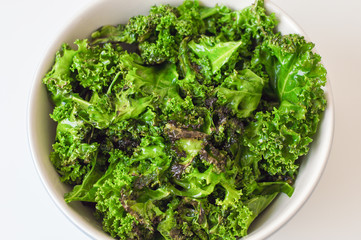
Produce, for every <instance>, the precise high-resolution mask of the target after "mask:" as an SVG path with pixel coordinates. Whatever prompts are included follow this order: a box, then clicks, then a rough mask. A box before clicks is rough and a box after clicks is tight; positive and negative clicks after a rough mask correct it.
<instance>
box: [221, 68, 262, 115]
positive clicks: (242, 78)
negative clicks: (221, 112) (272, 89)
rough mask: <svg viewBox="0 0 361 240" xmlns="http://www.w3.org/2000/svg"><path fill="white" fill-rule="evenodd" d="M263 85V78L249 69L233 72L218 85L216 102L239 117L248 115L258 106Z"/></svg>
mask: <svg viewBox="0 0 361 240" xmlns="http://www.w3.org/2000/svg"><path fill="white" fill-rule="evenodd" d="M264 85H265V83H264V80H263V79H262V78H260V77H258V76H257V75H256V74H255V73H254V72H252V71H251V70H249V69H245V70H242V71H241V72H239V73H237V72H235V73H234V74H232V75H231V76H229V77H228V78H226V79H225V80H224V82H223V83H222V84H221V86H220V87H218V89H217V96H218V102H219V103H220V104H221V105H226V106H227V107H228V108H230V109H231V110H232V113H233V114H236V115H237V117H239V118H246V117H249V116H250V115H251V113H252V112H253V111H254V110H256V109H257V107H258V104H259V102H260V100H261V96H262V91H263V86H264Z"/></svg>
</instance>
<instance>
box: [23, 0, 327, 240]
mask: <svg viewBox="0 0 361 240" xmlns="http://www.w3.org/2000/svg"><path fill="white" fill-rule="evenodd" d="M181 2H182V1H180V0H158V1H152V2H150V1H144V0H133V1H123V0H105V1H94V2H92V4H90V5H87V6H86V7H84V10H83V11H82V12H81V13H80V14H79V15H78V16H76V17H75V18H73V19H70V20H69V22H68V24H66V25H65V28H64V29H63V31H61V32H60V33H59V35H58V36H57V37H56V38H55V39H54V41H53V42H52V43H51V45H50V46H49V48H48V50H47V52H46V54H45V56H44V57H43V61H42V62H41V64H40V66H39V68H38V70H37V72H36V74H35V79H34V82H33V88H32V91H31V95H30V102H29V109H28V136H29V144H30V148H31V152H32V155H33V159H34V163H35V166H36V168H37V170H38V173H39V175H40V177H41V179H42V182H43V184H44V185H45V188H46V189H47V191H48V192H49V194H50V196H51V198H52V199H53V201H54V202H55V203H56V205H57V206H58V207H59V208H60V209H61V211H62V212H63V213H64V214H65V215H66V216H67V217H68V218H69V219H70V220H71V221H72V222H73V223H74V224H75V225H77V226H78V227H79V228H80V229H81V230H83V231H84V232H85V233H86V234H88V235H89V236H91V237H93V238H95V239H110V236H109V235H108V234H106V233H104V232H103V230H102V227H101V225H100V223H98V222H97V221H96V220H95V218H94V217H93V213H92V211H91V210H90V209H89V208H87V207H85V206H83V205H82V204H81V203H71V204H66V203H65V201H64V199H63V196H64V193H66V192H69V191H70V188H69V187H68V186H67V185H65V184H63V183H61V182H60V180H59V176H58V174H57V172H56V171H55V169H54V167H53V166H52V164H51V162H50V161H49V154H50V152H51V145H52V143H53V141H54V137H55V124H54V122H53V121H52V120H51V119H50V118H49V114H50V113H51V111H52V106H51V103H50V101H49V98H48V95H47V91H46V88H45V86H43V84H42V78H43V76H44V75H45V74H46V72H47V71H48V70H49V69H50V67H51V66H52V64H53V62H54V56H55V53H56V51H57V50H58V49H59V48H60V46H61V44H62V43H64V42H66V43H69V44H71V43H73V42H74V40H76V39H79V38H86V37H88V36H89V34H90V33H91V32H93V31H94V30H96V29H97V28H99V27H101V26H102V25H106V24H118V23H126V22H127V20H128V19H129V18H130V17H132V16H134V15H138V14H147V12H148V10H149V8H150V7H151V6H152V5H154V4H161V3H164V4H165V3H169V4H171V5H179V4H180V3H181ZM217 3H218V4H225V5H227V6H229V7H231V8H233V9H242V8H243V7H246V6H249V5H250V4H252V3H253V0H252V1H251V0H243V1H238V0H211V1H207V2H206V1H201V4H203V5H207V6H214V5H215V4H217ZM266 9H267V10H268V11H269V12H274V13H275V14H276V16H277V18H278V19H279V27H278V29H279V30H280V31H281V32H282V33H283V34H288V33H299V34H301V35H305V34H304V33H303V31H302V30H301V29H300V28H299V27H298V26H297V24H295V22H294V21H293V20H292V19H291V18H290V17H289V16H287V15H286V14H285V13H284V12H282V10H280V9H279V8H278V7H276V6H275V5H274V4H272V3H271V2H269V1H266ZM325 92H326V97H327V100H328V106H327V109H326V111H325V113H324V116H323V119H322V122H321V124H320V128H319V131H318V134H317V136H316V137H315V140H314V142H313V143H312V146H311V150H310V152H309V154H308V155H307V156H306V157H304V158H303V162H302V165H301V168H300V172H299V175H298V177H297V180H296V182H295V192H294V194H293V196H292V197H291V198H288V197H287V196H286V195H285V194H280V195H279V196H278V197H277V199H276V201H274V202H273V203H272V204H271V205H270V206H269V207H268V208H267V209H266V210H265V211H264V212H263V214H262V215H261V216H260V217H259V218H257V220H256V221H255V222H254V223H253V224H252V226H251V228H250V230H249V235H248V236H247V237H246V239H263V238H266V237H268V236H269V235H270V234H272V233H274V232H275V231H276V230H278V229H279V228H280V227H281V226H282V225H284V224H285V223H286V222H287V221H288V220H289V219H290V218H291V217H292V216H293V215H294V214H295V213H296V212H297V211H298V210H299V209H300V207H301V206H302V205H303V203H304V202H305V201H306V200H307V198H308V197H309V196H310V194H311V193H312V191H313V189H314V188H315V186H316V184H317V182H318V180H319V178H320V176H321V174H322V171H323V169H324V168H325V165H326V162H327V158H328V154H329V150H330V147H331V143H332V136H333V125H334V122H333V121H334V118H333V102H332V94H331V89H330V85H329V83H328V84H327V85H326V87H325Z"/></svg>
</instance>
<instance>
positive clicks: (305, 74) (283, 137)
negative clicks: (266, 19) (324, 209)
mask: <svg viewBox="0 0 361 240" xmlns="http://www.w3.org/2000/svg"><path fill="white" fill-rule="evenodd" d="M312 48H313V44H312V43H308V42H306V41H305V40H304V38H303V37H301V36H299V35H287V36H280V35H276V36H274V37H273V38H271V39H270V40H268V41H265V42H264V44H262V45H261V47H260V49H259V51H260V52H259V54H256V55H255V56H258V57H259V59H258V60H257V61H256V62H260V63H261V64H263V65H264V68H265V71H266V72H267V74H268V75H269V79H270V82H269V84H270V86H269V88H268V89H270V90H268V91H272V92H273V93H274V95H276V96H277V97H278V99H279V101H280V105H279V107H278V108H275V109H274V110H273V111H272V112H268V111H266V112H258V113H257V114H256V116H255V121H253V122H251V123H250V125H249V126H248V127H247V129H246V134H245V139H244V146H246V152H247V153H249V154H251V155H254V156H257V157H256V158H258V159H261V158H263V159H264V160H263V161H262V163H261V165H262V168H264V169H265V170H266V171H267V172H269V173H270V174H271V175H275V174H280V175H290V176H294V175H295V174H296V172H297V169H298V166H299V164H298V163H297V161H298V159H299V157H300V156H302V155H305V154H306V153H307V152H308V150H309V146H308V145H309V143H310V142H311V141H312V139H311V137H312V136H313V134H314V133H315V132H316V130H317V125H318V123H319V121H320V118H321V113H322V112H323V111H324V109H325V106H326V100H325V96H324V93H323V90H322V88H321V87H322V86H323V85H324V84H325V81H326V77H325V76H326V70H325V69H324V67H323V66H322V65H321V64H320V56H319V55H317V54H315V53H313V52H312ZM272 92H271V93H272Z"/></svg>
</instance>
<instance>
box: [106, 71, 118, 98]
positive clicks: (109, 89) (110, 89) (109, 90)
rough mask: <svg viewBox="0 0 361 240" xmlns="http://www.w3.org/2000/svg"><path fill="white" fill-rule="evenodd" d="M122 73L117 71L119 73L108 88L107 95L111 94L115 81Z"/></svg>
mask: <svg viewBox="0 0 361 240" xmlns="http://www.w3.org/2000/svg"><path fill="white" fill-rule="evenodd" d="M120 73H121V72H120V71H119V72H118V73H117V75H115V77H114V79H113V81H112V83H111V84H110V85H109V88H108V91H107V95H109V94H110V92H111V91H112V87H113V85H114V83H115V82H116V81H117V80H118V78H119V75H120Z"/></svg>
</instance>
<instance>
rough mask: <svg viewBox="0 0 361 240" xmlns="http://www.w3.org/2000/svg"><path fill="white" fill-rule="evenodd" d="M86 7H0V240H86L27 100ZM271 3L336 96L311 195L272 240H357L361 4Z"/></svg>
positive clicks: (18, 0)
mask: <svg viewBox="0 0 361 240" xmlns="http://www.w3.org/2000/svg"><path fill="white" fill-rule="evenodd" d="M145 1H148V0H145ZM86 2H87V1H85V0H81V1H76V0H56V1H48V0H32V1H30V0H11V1H10V0H7V1H6V0H0V150H1V151H0V152H1V157H0V159H1V161H0V170H1V172H0V186H1V187H0V239H38V240H43V239H52V240H58V239H59V240H60V239H77V240H81V239H89V237H87V236H86V235H85V234H84V233H83V232H81V231H80V230H79V229H77V228H76V227H75V226H74V225H73V224H72V223H71V222H70V221H69V220H68V219H67V218H66V217H65V216H64V215H63V214H62V213H61V212H60V211H59V210H58V209H57V207H56V206H55V205H54V203H53V202H52V200H51V199H50V197H49V196H48V194H47V192H46V190H45V188H44V187H43V185H42V183H41V182H40V178H39V177H38V175H37V172H36V170H35V168H34V165H33V162H32V159H31V156H30V150H29V147H28V143H27V134H26V111H27V101H28V94H29V90H30V87H31V84H32V81H33V79H32V77H33V74H34V72H35V70H36V67H37V65H38V64H39V62H40V60H41V56H42V54H43V53H44V51H45V49H46V47H47V45H48V44H49V43H50V41H51V40H52V39H53V38H54V36H55V35H56V34H57V32H58V31H59V29H61V27H62V26H63V24H64V22H67V20H68V19H69V17H71V16H73V15H74V14H76V12H77V11H79V10H80V9H81V8H82V6H84V4H85V3H86ZM273 2H274V3H275V4H276V5H278V6H279V7H281V8H282V9H283V10H285V11H286V12H287V13H288V14H289V15H290V16H291V17H292V18H293V19H294V20H295V21H296V22H297V23H298V24H299V25H300V26H301V27H302V28H303V30H304V31H305V32H306V34H307V35H308V36H309V37H310V39H311V40H312V41H313V42H314V43H316V49H317V51H318V53H319V54H320V55H321V56H322V57H323V62H324V65H325V66H326V68H327V69H328V76H329V81H330V82H331V86H332V89H333V94H334V100H335V105H336V127H335V135H334V143H333V148H332V151H331V155H330V158H329V162H328V165H327V168H326V170H325V172H324V174H323V176H322V179H321V181H320V183H319V184H318V186H317V188H316V190H315V191H314V193H313V195H312V196H311V198H310V199H309V200H308V201H307V203H306V204H305V205H304V207H303V208H302V209H301V210H300V211H299V212H298V214H297V215H296V216H295V217H294V218H293V219H292V220H291V221H289V222H288V224H286V225H285V226H284V227H283V228H282V229H281V230H279V231H278V232H277V233H276V234H274V235H273V236H272V237H271V238H270V239H272V240H286V239H293V240H296V239H302V240H303V239H361V219H360V215H361V154H360V150H361V139H360V136H361V94H360V92H361V74H360V72H361V14H360V10H361V1H360V0H342V1H341V0H332V1H328V0H292V1H290V0H273Z"/></svg>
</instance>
